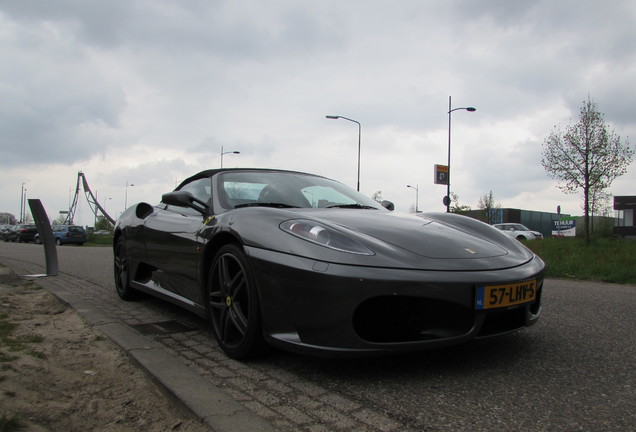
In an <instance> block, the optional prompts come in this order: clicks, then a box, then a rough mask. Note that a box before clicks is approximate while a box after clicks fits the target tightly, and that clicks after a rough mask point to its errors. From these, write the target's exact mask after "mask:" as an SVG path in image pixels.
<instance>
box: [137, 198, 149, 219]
mask: <svg viewBox="0 0 636 432" xmlns="http://www.w3.org/2000/svg"><path fill="white" fill-rule="evenodd" d="M152 212H153V207H152V206H151V205H150V204H147V203H144V202H142V203H139V204H137V208H136V209H135V215H136V216H137V217H138V218H139V219H146V218H147V217H148V216H150V215H151V214H152Z"/></svg>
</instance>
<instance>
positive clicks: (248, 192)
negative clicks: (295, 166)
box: [219, 171, 383, 209]
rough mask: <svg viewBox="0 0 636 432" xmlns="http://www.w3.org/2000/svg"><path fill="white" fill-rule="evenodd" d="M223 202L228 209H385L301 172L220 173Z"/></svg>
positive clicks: (344, 189) (340, 186)
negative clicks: (258, 207) (260, 207)
mask: <svg viewBox="0 0 636 432" xmlns="http://www.w3.org/2000/svg"><path fill="white" fill-rule="evenodd" d="M219 190H220V199H221V203H222V205H223V206H224V207H225V208H229V209H232V208H240V207H250V206H269V207H282V208H331V207H340V208H351V209H361V208H362V209H383V207H382V206H381V205H380V204H378V203H377V202H375V201H374V200H372V199H371V198H368V197H366V196H364V195H362V194H361V193H359V192H356V191H354V190H353V189H351V188H349V187H347V186H345V185H343V184H342V183H339V182H336V181H334V180H329V179H326V178H324V177H317V176H312V175H308V174H301V173H289V172H269V171H262V172H259V171H238V172H226V173H223V174H221V176H220V181H219Z"/></svg>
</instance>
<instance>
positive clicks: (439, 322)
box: [353, 296, 474, 343]
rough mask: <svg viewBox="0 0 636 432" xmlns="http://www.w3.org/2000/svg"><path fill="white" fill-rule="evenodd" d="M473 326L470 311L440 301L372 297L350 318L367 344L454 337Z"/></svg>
mask: <svg viewBox="0 0 636 432" xmlns="http://www.w3.org/2000/svg"><path fill="white" fill-rule="evenodd" d="M473 325H474V313H473V311H472V310H470V309H469V308H466V307H464V306H461V305H458V304H456V303H451V302H447V301H442V300H434V299H424V298H419V297H407V296H382V297H374V298H372V299H369V300H366V301H365V302H363V303H361V304H360V306H358V308H357V309H356V311H355V313H354V315H353V328H354V331H355V332H356V334H357V335H358V336H359V337H360V338H361V339H364V340H366V341H368V342H375V343H390V342H414V341H424V340H435V339H443V338H449V337H456V336H461V335H463V334H466V333H468V332H469V331H470V329H471V328H472V327H473Z"/></svg>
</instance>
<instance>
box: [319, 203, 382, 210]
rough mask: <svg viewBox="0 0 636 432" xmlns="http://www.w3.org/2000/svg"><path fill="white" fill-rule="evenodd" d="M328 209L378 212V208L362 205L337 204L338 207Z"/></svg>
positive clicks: (333, 206)
mask: <svg viewBox="0 0 636 432" xmlns="http://www.w3.org/2000/svg"><path fill="white" fill-rule="evenodd" d="M327 208H350V209H364V210H377V208H376V207H372V206H367V205H362V204H336V205H332V206H328V207H327Z"/></svg>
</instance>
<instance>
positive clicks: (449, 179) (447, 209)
mask: <svg viewBox="0 0 636 432" xmlns="http://www.w3.org/2000/svg"><path fill="white" fill-rule="evenodd" d="M451 112H453V110H452V109H451V97H450V96H449V97H448V177H447V178H448V183H446V213H450V181H451V164H450V155H451Z"/></svg>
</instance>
